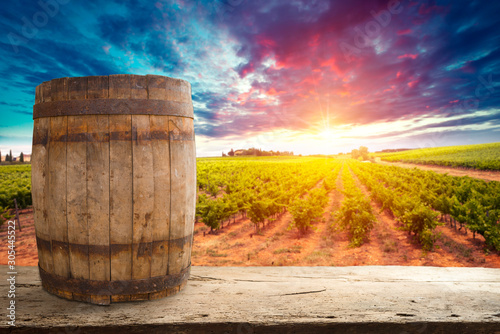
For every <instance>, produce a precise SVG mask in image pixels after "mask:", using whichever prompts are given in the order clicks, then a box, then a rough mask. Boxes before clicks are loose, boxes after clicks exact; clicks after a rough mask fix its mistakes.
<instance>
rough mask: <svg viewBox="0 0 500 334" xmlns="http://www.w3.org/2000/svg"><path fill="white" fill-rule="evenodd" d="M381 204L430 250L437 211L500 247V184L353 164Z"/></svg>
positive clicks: (421, 171)
mask: <svg viewBox="0 0 500 334" xmlns="http://www.w3.org/2000/svg"><path fill="white" fill-rule="evenodd" d="M352 168H353V170H355V172H356V173H357V174H358V176H359V177H360V179H361V180H362V181H363V183H365V184H366V185H367V187H368V188H369V189H370V190H371V192H372V196H373V198H374V199H375V200H377V201H378V202H379V203H380V204H381V205H382V208H383V209H385V208H388V209H390V210H391V211H392V212H393V213H394V215H395V216H396V217H397V218H398V219H399V220H400V221H401V222H402V223H403V224H404V226H405V228H406V229H407V230H409V231H411V232H414V233H415V234H417V235H418V237H419V240H420V241H421V242H422V243H423V245H424V247H425V248H431V247H432V244H433V241H434V237H433V234H432V233H431V232H432V230H433V229H434V228H435V227H436V226H437V225H438V224H439V222H438V219H437V217H438V215H439V214H441V216H442V218H445V219H446V217H450V219H452V220H453V221H456V222H459V224H460V225H461V226H463V227H466V228H468V229H470V230H471V231H472V232H473V233H479V234H481V235H483V236H484V238H485V241H486V244H487V245H489V246H491V247H493V248H495V249H497V250H500V224H499V219H500V196H499V194H500V183H499V182H485V181H483V180H478V179H473V178H469V177H454V176H449V175H444V174H438V173H434V172H430V171H423V170H420V169H416V168H415V169H405V168H400V167H395V166H380V165H373V164H371V165H369V166H367V165H364V164H360V163H352Z"/></svg>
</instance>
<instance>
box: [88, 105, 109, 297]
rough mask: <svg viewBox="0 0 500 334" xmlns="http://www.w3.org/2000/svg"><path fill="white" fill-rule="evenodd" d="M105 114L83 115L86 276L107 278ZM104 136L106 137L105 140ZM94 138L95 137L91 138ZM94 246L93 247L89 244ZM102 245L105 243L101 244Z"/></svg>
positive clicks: (107, 211) (106, 127)
mask: <svg viewBox="0 0 500 334" xmlns="http://www.w3.org/2000/svg"><path fill="white" fill-rule="evenodd" d="M108 123H109V116H107V115H91V116H88V118H87V130H88V132H89V135H90V136H89V141H88V142H87V217H88V220H87V224H88V229H89V272H90V275H89V278H90V279H91V280H110V262H109V261H110V256H109V251H108V252H105V253H102V252H101V251H99V250H100V249H102V247H99V246H107V247H109V244H110V243H109V233H110V231H109V124H108ZM106 138H108V140H106ZM93 139H95V140H93ZM93 246H97V247H93ZM105 248H106V247H105ZM91 299H92V303H96V304H109V303H110V298H109V296H92V297H91Z"/></svg>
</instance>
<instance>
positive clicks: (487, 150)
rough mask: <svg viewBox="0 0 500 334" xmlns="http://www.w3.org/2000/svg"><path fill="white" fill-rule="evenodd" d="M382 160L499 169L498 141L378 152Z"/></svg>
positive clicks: (499, 145)
mask: <svg viewBox="0 0 500 334" xmlns="http://www.w3.org/2000/svg"><path fill="white" fill-rule="evenodd" d="M380 157H381V158H382V160H384V161H389V162H396V161H400V162H408V163H416V164H429V165H438V166H450V167H464V168H473V169H480V170H500V143H492V144H479V145H464V146H448V147H435V148H424V149H417V150H409V151H403V152H397V153H384V154H380Z"/></svg>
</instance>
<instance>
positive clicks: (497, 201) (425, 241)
mask: <svg viewBox="0 0 500 334" xmlns="http://www.w3.org/2000/svg"><path fill="white" fill-rule="evenodd" d="M29 168H30V166H5V167H2V168H0V175H1V180H2V188H1V193H0V196H1V197H0V201H1V205H2V206H3V207H4V208H5V207H12V201H13V198H17V200H18V202H19V203H20V206H21V207H26V206H29V205H30V204H31V195H30V169H29ZM499 219H500V182H494V181H492V182H486V181H483V180H479V179H474V178H470V177H454V176H449V175H446V174H438V173H435V172H432V171H424V170H420V169H416V168H414V169H405V168H401V167H396V166H387V165H381V164H376V163H366V162H360V161H357V160H354V159H348V158H325V157H304V158H302V157H292V156H290V157H239V158H238V157H234V158H200V159H198V160H197V205H196V223H195V243H194V246H193V263H194V264H200V263H205V264H210V265H358V264H367V263H368V264H377V263H379V262H376V261H378V260H377V259H384V258H390V257H395V256H396V257H398V259H399V260H397V261H392V260H381V261H385V262H382V263H385V264H400V263H401V262H398V261H401V260H402V259H403V261H406V262H405V263H413V265H419V264H423V263H427V265H436V264H435V263H437V265H443V263H445V264H444V265H457V262H456V261H458V260H456V259H455V260H453V259H450V256H451V255H450V254H449V253H450V252H451V253H456V252H458V253H460V254H461V255H460V256H458V259H459V260H460V261H462V262H460V263H462V264H461V265H463V263H474V262H476V263H485V262H483V261H486V258H487V257H488V256H489V259H490V260H488V261H492V265H493V266H500V256H499V253H498V252H499V251H500V224H499ZM35 249H36V248H35ZM418 251H419V252H420V253H418ZM427 252H429V254H431V255H430V257H431V258H434V257H437V258H440V259H441V260H439V261H445V262H439V261H438V260H435V261H438V262H432V261H430V260H429V261H430V262H421V261H422V259H421V256H420V255H418V254H426V253H427ZM353 254H354V255H353ZM410 254H413V255H410ZM488 254H489V255H488ZM412 256H413V260H408V259H409V258H410V259H411V258H412ZM453 256H455V255H453ZM338 257H341V258H342V260H338V259H337V260H336V261H334V260H332V259H335V258H338ZM358 258H362V259H368V260H358ZM374 258H377V259H374ZM417 258H418V259H419V261H420V262H416V261H417ZM444 259H446V260H444ZM491 259H493V260H491ZM200 261H201V262H200ZM365 261H368V262H365ZM433 261H434V260H433ZM464 261H465V262H464ZM495 263H496V265H495Z"/></svg>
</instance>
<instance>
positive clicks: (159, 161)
mask: <svg viewBox="0 0 500 334" xmlns="http://www.w3.org/2000/svg"><path fill="white" fill-rule="evenodd" d="M150 120H151V133H153V134H155V136H154V137H153V138H152V139H153V140H152V142H151V143H152V150H153V173H154V174H153V176H154V199H153V200H154V207H153V228H152V230H153V232H152V233H153V251H152V259H151V276H152V277H155V276H163V275H166V274H167V266H168V242H167V241H166V240H168V238H169V225H170V196H171V194H170V150H169V140H168V116H150Z"/></svg>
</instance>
